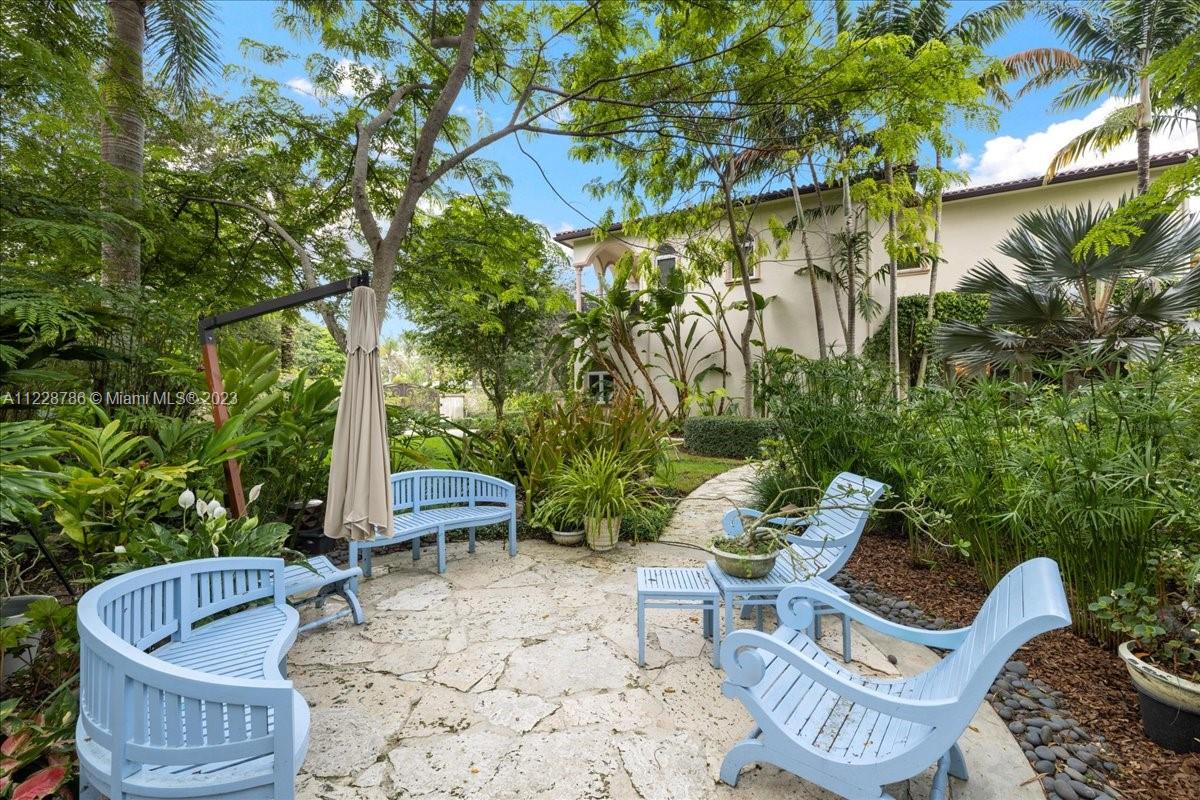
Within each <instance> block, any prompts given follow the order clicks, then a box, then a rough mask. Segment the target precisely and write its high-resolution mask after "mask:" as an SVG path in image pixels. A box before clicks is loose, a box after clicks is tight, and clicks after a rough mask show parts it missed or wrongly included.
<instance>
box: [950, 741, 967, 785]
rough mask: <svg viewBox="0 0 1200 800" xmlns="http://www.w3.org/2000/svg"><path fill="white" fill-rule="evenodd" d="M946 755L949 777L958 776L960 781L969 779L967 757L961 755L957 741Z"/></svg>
mask: <svg viewBox="0 0 1200 800" xmlns="http://www.w3.org/2000/svg"><path fill="white" fill-rule="evenodd" d="M946 755H948V756H949V757H950V777H952V778H958V779H959V780H960V781H965V780H970V778H969V773H968V772H967V759H966V758H965V757H964V756H963V751H962V748H961V747H959V746H958V743H957V742H955V743H954V746H953V747H951V748H950V750H949V751H948V752H947V753H946Z"/></svg>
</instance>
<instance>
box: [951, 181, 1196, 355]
mask: <svg viewBox="0 0 1200 800" xmlns="http://www.w3.org/2000/svg"><path fill="white" fill-rule="evenodd" d="M1111 214H1112V207H1111V206H1109V205H1107V204H1104V205H1101V206H1099V207H1093V206H1092V204H1091V203H1087V204H1086V205H1079V206H1076V207H1074V208H1058V207H1054V208H1046V209H1038V210H1034V211H1028V212H1026V213H1023V214H1021V215H1020V216H1018V217H1017V221H1016V227H1015V228H1013V229H1012V230H1010V231H1009V232H1008V234H1007V236H1006V237H1005V238H1004V239H1003V240H1002V241H1001V242H1000V244H999V245H997V247H996V249H997V250H998V251H999V252H1000V253H1001V254H1002V255H1004V256H1006V257H1008V258H1010V259H1012V260H1013V261H1015V262H1016V263H1017V274H1016V276H1015V277H1010V276H1009V275H1008V274H1007V273H1006V272H1005V271H1004V270H1002V269H1000V267H998V266H997V265H996V264H994V263H993V262H992V261H990V260H984V261H980V262H979V263H978V264H977V265H976V266H975V267H973V268H972V269H971V270H970V271H969V272H968V273H967V275H966V276H965V277H964V278H963V279H962V281H961V282H960V283H959V285H958V290H959V291H964V292H977V293H987V295H988V297H989V301H988V313H987V315H986V317H985V318H984V320H983V323H982V324H980V323H971V322H969V321H966V320H954V321H951V322H947V323H944V324H943V325H942V326H941V327H940V328H939V330H938V331H937V335H936V339H937V349H938V351H939V353H941V354H942V355H945V356H951V357H953V358H954V360H955V361H958V362H961V363H962V364H964V365H966V366H969V367H972V368H982V367H986V366H990V365H995V364H1000V365H1005V366H1008V367H1015V368H1019V369H1028V368H1029V367H1030V366H1031V365H1032V363H1033V362H1034V361H1036V360H1038V359H1055V358H1062V357H1064V356H1066V355H1069V354H1071V353H1075V352H1078V351H1079V350H1080V349H1081V348H1086V349H1089V350H1092V351H1097V350H1103V351H1107V350H1113V351H1123V352H1132V353H1133V354H1134V355H1139V354H1144V353H1146V352H1150V351H1153V350H1155V349H1157V348H1158V347H1159V346H1160V345H1161V342H1159V341H1156V338H1155V337H1156V336H1157V334H1159V333H1161V332H1162V331H1164V329H1166V328H1168V326H1171V325H1177V324H1179V323H1182V322H1183V321H1184V320H1186V319H1187V318H1188V317H1189V316H1190V315H1191V314H1193V313H1194V312H1195V311H1197V310H1198V309H1200V271H1198V270H1196V269H1193V264H1192V259H1194V258H1195V254H1196V252H1197V251H1200V221H1197V220H1195V219H1192V218H1189V217H1187V216H1184V215H1179V214H1160V215H1157V216H1153V217H1150V218H1149V219H1147V220H1145V221H1143V222H1141V223H1139V224H1140V227H1141V228H1142V231H1143V233H1142V235H1141V236H1139V237H1137V238H1136V239H1134V240H1132V241H1131V242H1130V243H1129V244H1128V245H1126V246H1122V247H1113V248H1110V249H1108V250H1107V251H1106V252H1105V253H1104V254H1103V255H1088V256H1086V257H1083V258H1079V259H1076V258H1075V256H1074V255H1073V253H1074V251H1075V249H1076V246H1077V244H1078V243H1079V242H1080V241H1082V239H1083V237H1084V236H1085V234H1087V232H1088V231H1089V230H1091V229H1092V228H1093V227H1095V226H1096V225H1097V223H1100V222H1101V221H1103V220H1104V219H1106V218H1107V217H1109V216H1110V215H1111Z"/></svg>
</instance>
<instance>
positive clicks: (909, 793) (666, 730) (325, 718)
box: [289, 467, 1042, 800]
mask: <svg viewBox="0 0 1200 800" xmlns="http://www.w3.org/2000/svg"><path fill="white" fill-rule="evenodd" d="M750 469H751V468H749V467H740V468H738V469H735V470H732V471H730V472H728V473H725V474H724V475H721V476H718V477H717V478H714V479H713V480H711V481H709V482H708V483H706V484H704V485H703V486H701V487H700V488H699V489H697V490H696V492H694V493H693V494H692V495H691V496H690V497H689V498H687V499H686V500H684V501H683V502H682V503H681V504H680V506H679V508H678V510H677V512H676V514H675V517H674V519H673V520H672V524H671V526H670V528H669V529H668V531H667V532H666V533H665V534H664V537H663V538H664V539H666V540H672V541H676V542H685V543H688V544H692V545H695V546H703V545H704V544H705V543H706V542H707V540H708V539H709V538H710V537H711V536H712V535H713V533H714V532H715V531H717V530H719V528H720V519H721V515H723V514H724V513H725V511H726V510H728V509H729V508H730V507H732V506H733V505H734V504H737V503H744V502H745V501H746V496H747V495H746V489H745V480H746V478H747V477H749V475H750V474H751V473H750ZM431 556H432V554H431V555H430V557H426V558H422V559H421V560H420V561H419V562H416V563H415V564H414V562H413V561H412V560H411V557H410V556H409V554H408V553H407V552H405V553H398V554H393V555H391V556H385V557H377V558H376V560H375V570H376V577H374V578H372V579H370V580H366V581H364V582H363V583H362V584H361V586H360V596H361V599H362V601H363V605H364V607H365V608H366V611H367V619H368V622H367V623H366V625H363V626H354V625H352V624H349V621H348V620H342V621H339V622H338V623H335V624H334V625H331V626H328V627H326V628H324V629H320V630H318V631H316V632H313V633H310V634H307V635H304V636H301V638H300V640H299V641H298V642H297V644H296V645H295V647H293V648H292V650H291V654H290V656H289V665H290V677H291V678H292V679H293V680H294V681H295V683H296V686H297V688H299V689H300V691H301V692H302V693H303V694H304V696H305V697H306V698H307V699H308V701H309V703H310V705H311V706H312V735H311V744H310V746H309V750H308V757H307V759H306V760H305V763H304V768H303V770H302V772H301V775H300V779H299V782H298V785H297V796H298V797H300V798H302V799H303V800H315V799H316V798H322V799H323V800H342V799H346V800H349V799H350V798H361V799H362V800H383V799H384V798H401V797H403V798H460V797H461V798H495V799H496V800H504V799H505V798H513V799H514V800H515V799H516V798H521V799H522V800H525V799H526V798H533V799H536V798H545V799H546V800H550V799H551V798H553V799H554V800H569V799H570V798H618V799H619V798H642V799H643V800H658V799H659V798H661V799H662V800H676V799H679V800H693V799H694V800H704V799H707V798H727V799H728V800H738V799H740V798H755V799H756V800H757V799H758V798H783V797H787V798H808V799H811V800H826V798H831V797H832V795H830V794H829V793H827V792H825V791H823V790H820V789H818V788H816V787H814V786H812V785H811V784H808V783H805V782H804V781H802V780H800V779H799V778H796V777H795V776H793V775H790V774H788V773H785V772H781V771H780V770H777V769H775V768H773V767H763V768H759V769H754V770H752V771H749V772H747V773H744V774H743V775H742V778H741V781H740V783H739V787H738V788H736V789H734V788H731V787H729V786H725V785H724V784H721V783H719V782H718V780H717V775H718V770H719V768H720V764H721V759H722V758H723V756H724V754H725V752H726V750H727V749H728V748H729V747H730V746H731V745H732V744H733V743H734V742H735V741H736V740H737V739H739V738H740V737H742V736H744V735H745V733H746V731H747V730H749V728H750V727H751V720H750V717H749V715H748V714H746V712H745V711H744V710H743V708H742V706H741V705H740V704H738V703H736V702H734V701H732V700H729V699H728V698H726V697H724V696H723V695H722V694H721V679H722V673H721V671H720V670H718V669H714V668H713V667H712V666H711V665H710V663H709V647H710V644H709V643H708V642H707V641H706V640H704V639H703V637H702V636H701V634H700V620H699V617H698V615H697V614H692V613H685V612H681V611H669V610H650V611H648V612H647V624H648V636H647V642H646V657H647V664H646V666H645V667H638V665H637V663H636V659H637V629H636V617H635V602H636V595H635V590H634V571H635V568H636V567H637V566H638V565H640V564H646V565H650V564H655V565H672V566H674V565H680V566H682V565H689V564H695V565H699V564H702V563H703V561H704V559H705V554H704V553H702V552H700V551H699V550H696V549H692V548H687V547H680V546H672V545H668V544H662V543H654V544H644V545H640V546H637V547H632V546H629V545H623V546H622V547H620V548H619V549H618V550H616V551H614V552H611V553H607V554H596V553H592V552H591V551H589V550H587V549H585V548H566V547H559V546H557V545H554V544H551V543H548V542H542V541H522V542H521V543H520V552H519V554H518V555H517V556H516V557H515V558H511V559H510V558H509V557H508V555H507V554H506V553H505V551H504V549H503V547H502V546H501V544H499V543H497V542H490V541H489V542H480V545H479V548H478V552H476V553H475V554H474V555H469V554H468V553H467V551H466V544H465V542H454V543H453V544H451V545H450V547H449V549H448V554H447V562H448V563H447V570H446V573H445V575H442V576H438V575H437V574H436V573H435V571H434V570H435V565H434V559H433V558H432V557H431ZM769 619H770V617H769ZM741 624H750V623H749V622H743V623H741ZM827 627H828V628H830V629H835V628H837V627H838V626H833V625H831V626H827ZM830 635H831V636H836V635H837V633H836V631H834V630H831V631H830ZM854 637H855V642H854V652H855V658H856V663H855V665H854V666H855V668H858V669H862V670H864V671H867V672H873V673H876V674H879V673H883V674H895V673H896V672H897V670H900V671H904V672H906V673H912V672H916V671H919V670H921V669H924V668H925V667H927V666H928V665H929V664H931V663H933V661H934V660H935V658H936V657H935V656H934V655H933V654H932V653H931V652H930V651H928V650H926V649H925V648H922V647H919V646H914V645H908V644H905V643H902V642H897V641H895V640H893V639H890V638H887V637H882V636H878V635H876V634H873V633H870V632H867V631H864V630H859V629H857V628H856V629H855V630H854ZM825 644H826V645H827V648H828V649H830V650H831V651H834V652H836V651H837V650H838V649H839V646H838V642H837V641H836V640H832V639H831V640H830V641H829V642H827V643H825ZM889 655H890V656H894V657H895V659H896V666H893V665H892V663H891V662H890V661H889V659H888V656H889ZM963 744H964V750H965V751H966V756H967V762H968V765H969V766H970V768H971V771H972V779H971V781H970V782H969V783H966V784H963V783H957V782H955V784H954V797H956V798H972V799H977V800H982V799H983V798H996V799H997V800H999V799H1000V798H1004V800H1008V799H1009V798H1029V800H1036V798H1040V797H1042V794H1041V790H1040V788H1039V787H1038V785H1037V783H1036V781H1035V780H1033V779H1034V774H1033V772H1032V770H1031V768H1030V767H1029V764H1028V762H1027V761H1026V759H1025V758H1024V757H1023V755H1022V754H1021V751H1020V748H1019V747H1017V745H1016V743H1015V742H1014V740H1013V739H1012V737H1011V736H1010V735H1009V733H1008V731H1007V729H1006V728H1005V727H1004V725H1003V723H1002V722H1001V721H1000V720H999V718H998V717H996V715H995V713H994V712H993V711H992V710H991V708H990V707H989V706H987V705H986V704H985V705H984V706H983V708H981V709H980V711H979V713H978V714H977V715H976V718H975V720H974V723H973V724H972V726H971V728H970V729H969V730H968V731H967V734H966V735H965V736H964V739H963ZM930 774H931V773H930V772H927V773H926V774H925V775H924V776H922V777H920V778H917V779H914V780H912V781H910V782H908V783H907V784H901V785H898V786H894V787H891V788H890V791H891V792H892V794H894V795H895V796H896V797H897V798H898V800H906V798H912V799H913V800H922V799H923V798H925V797H927V796H928V786H929V775H930Z"/></svg>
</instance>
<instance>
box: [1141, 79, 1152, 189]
mask: <svg viewBox="0 0 1200 800" xmlns="http://www.w3.org/2000/svg"><path fill="white" fill-rule="evenodd" d="M1143 61H1145V59H1144V58H1143ZM1152 113H1153V108H1152V107H1151V105H1150V76H1149V75H1146V74H1144V75H1142V77H1141V79H1140V80H1139V81H1138V117H1137V193H1138V194H1145V193H1146V190H1147V189H1148V188H1150V122H1151V119H1150V117H1151V114H1152Z"/></svg>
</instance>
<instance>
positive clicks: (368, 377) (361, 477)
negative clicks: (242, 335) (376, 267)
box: [325, 286, 392, 539]
mask: <svg viewBox="0 0 1200 800" xmlns="http://www.w3.org/2000/svg"><path fill="white" fill-rule="evenodd" d="M388 467H389V458H388V439H387V413H386V411H385V410H384V405H383V383H382V381H380V379H379V324H378V321H377V319H376V316H375V295H374V293H373V292H372V291H371V289H370V287H367V286H359V287H358V288H356V289H355V290H354V294H353V296H352V298H351V301H350V329H349V330H348V331H347V332H346V377H345V380H343V381H342V398H341V401H340V402H339V404H338V413H337V425H336V427H335V428H334V431H333V456H332V458H331V459H330V464H329V492H328V493H327V494H326V500H325V535H326V536H329V537H331V538H334V539H373V538H374V537H375V532H376V529H377V528H384V529H387V528H389V527H390V526H391V524H392V504H391V501H390V498H389V497H388V495H389V485H388V473H389V471H390V470H389V468H388Z"/></svg>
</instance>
